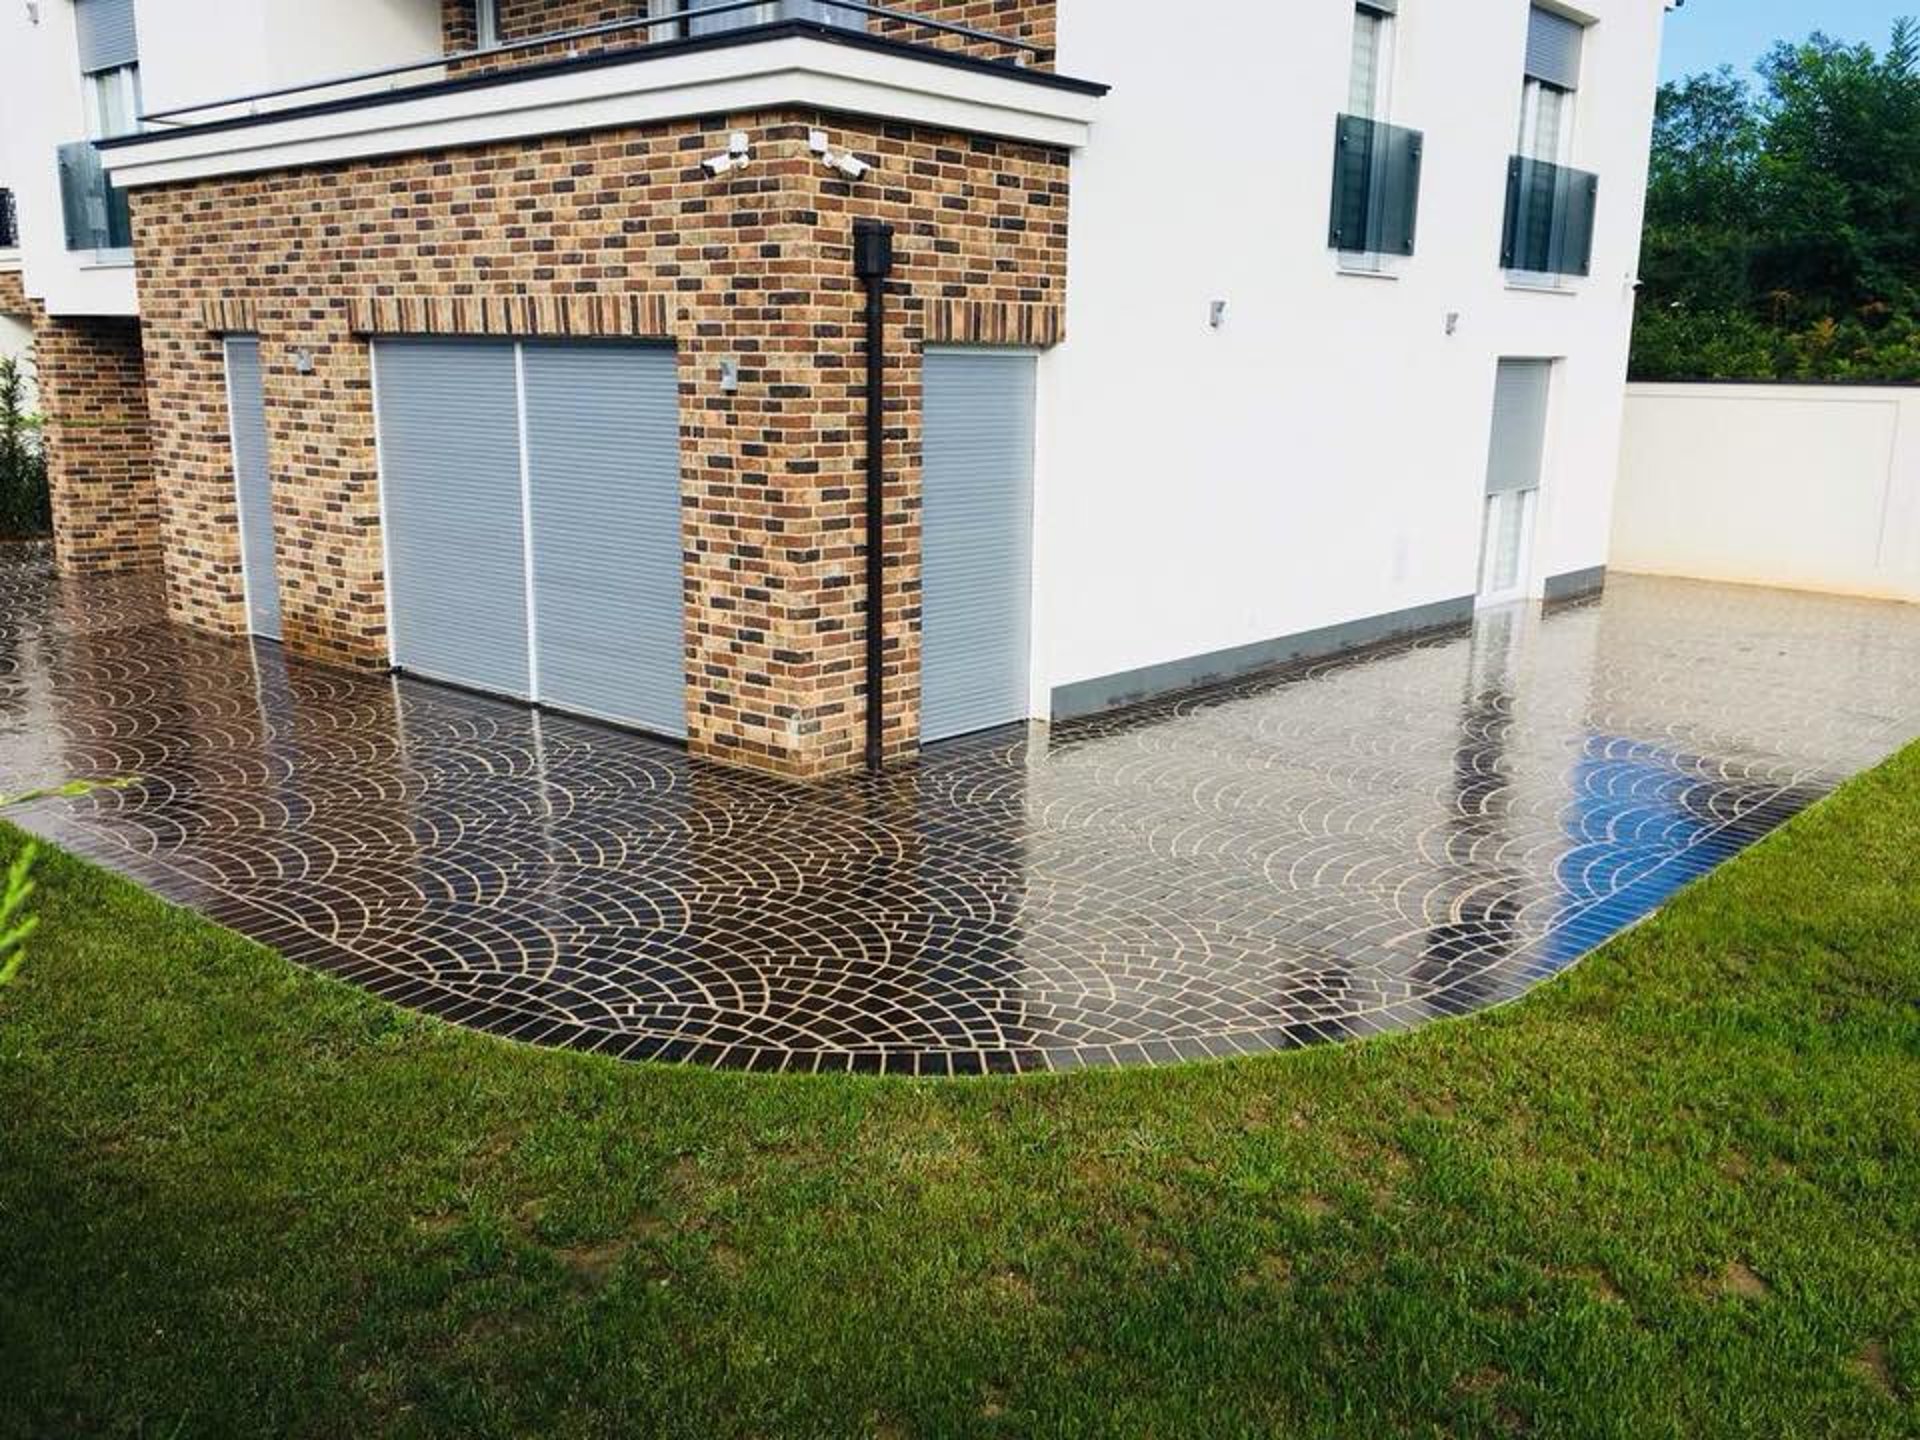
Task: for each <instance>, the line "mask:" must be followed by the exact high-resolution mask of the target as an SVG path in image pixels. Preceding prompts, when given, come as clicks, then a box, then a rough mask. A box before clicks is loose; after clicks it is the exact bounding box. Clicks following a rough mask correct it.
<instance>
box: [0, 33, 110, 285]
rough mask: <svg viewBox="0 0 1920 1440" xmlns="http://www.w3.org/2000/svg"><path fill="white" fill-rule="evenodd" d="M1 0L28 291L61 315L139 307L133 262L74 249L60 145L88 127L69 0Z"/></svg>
mask: <svg viewBox="0 0 1920 1440" xmlns="http://www.w3.org/2000/svg"><path fill="white" fill-rule="evenodd" d="M37 14H38V17H39V19H38V23H35V21H34V20H33V19H31V18H30V11H29V9H28V7H27V6H25V5H0V146H4V147H5V152H6V153H5V159H4V167H5V169H6V171H7V173H8V174H9V176H10V177H11V180H12V184H13V189H14V198H15V200H16V202H17V203H18V206H19V211H20V258H21V261H22V280H23V283H24V284H25V286H26V290H27V294H29V295H31V296H33V297H34V298H35V299H38V300H41V301H43V302H45V304H46V307H47V309H48V310H50V311H52V312H53V313H54V314H56V315H132V314H135V313H137V302H136V299H135V294H134V278H133V267H132V266H131V265H129V264H108V265H101V264H98V263H96V260H95V256H94V255H93V254H92V253H91V252H86V253H73V252H70V251H68V249H67V240H66V231H65V228H64V226H63V223H62V220H61V212H60V170H59V166H58V164H57V162H56V159H55V151H56V150H57V149H58V147H59V146H61V145H63V144H65V143H66V142H68V141H70V140H78V139H81V138H82V137H84V136H85V135H86V133H87V121H86V111H85V109H84V106H83V102H82V93H81V88H80V51H79V46H78V42H77V41H76V39H75V37H74V24H73V6H72V4H70V3H68V0H43V3H41V4H40V5H39V6H38V7H37Z"/></svg>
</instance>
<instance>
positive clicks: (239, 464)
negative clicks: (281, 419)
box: [227, 335, 280, 640]
mask: <svg viewBox="0 0 1920 1440" xmlns="http://www.w3.org/2000/svg"><path fill="white" fill-rule="evenodd" d="M227 397H228V402H227V403H228V405H229V407H230V408H229V416H228V418H229V420H230V422H231V425H232V429H233V475H234V486H235V491H236V498H237V500H238V502H239V506H240V558H241V564H242V565H243V566H244V567H245V570H246V579H247V627H248V628H249V629H250V630H251V631H252V632H253V633H254V634H255V635H265V636H267V637H268V638H269V639H272V640H278V639H279V638H280V576H279V570H278V562H277V557H276V551H275V546H274V543H273V484H272V481H271V479H270V478H269V477H270V472H269V471H268V468H267V397H266V389H265V382H264V379H263V377H262V374H261V370H260V342H259V340H258V339H257V338H255V337H253V336H251V335H235V336H232V337H231V338H229V339H228V341H227Z"/></svg>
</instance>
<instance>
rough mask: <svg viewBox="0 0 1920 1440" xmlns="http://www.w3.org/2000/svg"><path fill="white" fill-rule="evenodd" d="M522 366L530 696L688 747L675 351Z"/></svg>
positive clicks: (635, 350)
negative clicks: (683, 739)
mask: <svg viewBox="0 0 1920 1440" xmlns="http://www.w3.org/2000/svg"><path fill="white" fill-rule="evenodd" d="M522 363H523V367H524V369H523V373H524V376H525V381H526V405H527V487H528V489H527V493H528V497H529V500H528V505H529V509H530V513H531V514H532V517H533V613H534V646H533V649H534V669H535V672H536V673H535V685H536V690H537V693H538V695H539V698H540V700H541V701H542V702H543V703H546V704H550V705H554V706H557V707H559V708H560V709H563V710H571V711H577V712H579V713H581V714H586V715H596V716H599V717H601V718H602V719H606V720H616V721H621V722H623V723H626V724H631V725H638V726H641V727H642V728H644V729H647V730H651V731H654V732H655V733H657V734H662V735H671V736H676V737H677V736H684V735H685V734H686V732H687V723H686V679H685V677H686V661H685V639H684V626H683V624H682V612H683V592H682V579H681V553H682V552H681V540H680V412H679V393H680V391H679V376H678V372H677V369H676V366H675V361H674V352H673V351H672V349H670V348H667V347H664V346H639V345H579V344H574V345H561V344H531V343H530V344H528V345H527V346H526V348H525V352H524V357H523V361H522Z"/></svg>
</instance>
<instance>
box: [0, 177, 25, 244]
mask: <svg viewBox="0 0 1920 1440" xmlns="http://www.w3.org/2000/svg"><path fill="white" fill-rule="evenodd" d="M19 247H20V211H19V210H18V209H17V208H15V206H14V203H13V191H11V190H0V250H17V249H18V248H19Z"/></svg>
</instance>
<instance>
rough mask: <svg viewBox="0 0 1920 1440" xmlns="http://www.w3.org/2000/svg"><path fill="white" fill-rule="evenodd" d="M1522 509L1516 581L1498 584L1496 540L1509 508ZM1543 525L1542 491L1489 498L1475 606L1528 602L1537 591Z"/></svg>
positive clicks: (1509, 492) (1483, 515) (1483, 513)
mask: <svg viewBox="0 0 1920 1440" xmlns="http://www.w3.org/2000/svg"><path fill="white" fill-rule="evenodd" d="M1513 505H1518V506H1519V507H1520V544H1519V554H1518V555H1517V556H1516V558H1515V560H1514V566H1513V579H1512V581H1511V583H1509V584H1506V585H1498V584H1496V583H1495V580H1494V563H1495V555H1494V536H1495V535H1496V534H1497V533H1498V531H1499V527H1500V520H1501V517H1502V515H1503V514H1504V512H1505V510H1506V508H1507V507H1509V506H1513ZM1539 523H1540V487H1539V486H1535V487H1534V488H1533V489H1531V490H1507V491H1503V492H1502V493H1500V494H1498V495H1489V496H1487V498H1486V504H1485V508H1484V509H1483V510H1482V511H1481V521H1480V590H1479V594H1478V596H1477V597H1476V598H1475V601H1474V603H1475V605H1477V606H1480V607H1490V606H1494V605H1511V604H1513V603H1514V602H1515V601H1516V600H1525V599H1527V598H1528V596H1529V595H1530V594H1531V593H1532V590H1533V541H1534V532H1535V530H1536V529H1537V528H1538V526H1539Z"/></svg>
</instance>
